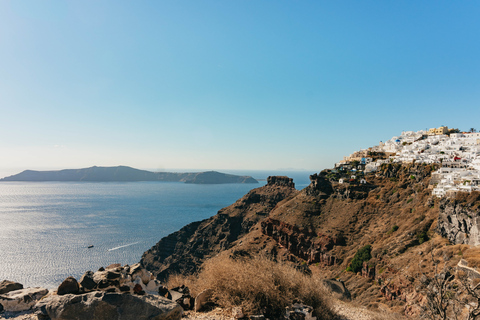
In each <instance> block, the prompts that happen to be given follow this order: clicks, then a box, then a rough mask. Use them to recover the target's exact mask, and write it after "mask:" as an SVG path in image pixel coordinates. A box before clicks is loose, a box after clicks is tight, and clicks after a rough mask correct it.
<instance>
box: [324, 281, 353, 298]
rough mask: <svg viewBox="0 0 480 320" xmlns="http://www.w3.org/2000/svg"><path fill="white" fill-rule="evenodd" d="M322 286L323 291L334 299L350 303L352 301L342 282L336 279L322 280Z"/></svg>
mask: <svg viewBox="0 0 480 320" xmlns="http://www.w3.org/2000/svg"><path fill="white" fill-rule="evenodd" d="M323 284H324V285H325V289H327V291H328V292H330V293H331V294H332V296H333V297H334V298H336V299H339V300H343V301H350V300H351V299H352V296H351V294H350V291H348V289H347V287H346V286H345V283H343V281H341V280H340V281H339V280H336V279H325V280H323Z"/></svg>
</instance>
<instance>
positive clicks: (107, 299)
mask: <svg viewBox="0 0 480 320" xmlns="http://www.w3.org/2000/svg"><path fill="white" fill-rule="evenodd" d="M36 309H37V310H38V313H39V318H42V317H43V318H46V317H49V318H50V319H51V320H67V319H76V320H91V319H98V320H110V319H118V320H130V319H136V320H147V319H148V320H177V319H181V318H182V314H183V309H182V307H181V306H180V305H178V304H177V303H175V302H172V301H171V300H168V299H166V298H163V297H160V296H154V295H144V296H138V295H130V294H119V293H109V292H100V291H96V292H89V293H84V294H81V295H73V294H66V295H63V296H59V295H51V296H48V297H46V298H44V299H42V300H41V301H40V302H39V303H37V305H36Z"/></svg>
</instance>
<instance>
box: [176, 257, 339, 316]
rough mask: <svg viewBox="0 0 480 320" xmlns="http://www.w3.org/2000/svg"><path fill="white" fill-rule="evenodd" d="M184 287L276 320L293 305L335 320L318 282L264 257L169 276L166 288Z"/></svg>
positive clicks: (211, 263) (220, 261) (217, 262)
mask: <svg viewBox="0 0 480 320" xmlns="http://www.w3.org/2000/svg"><path fill="white" fill-rule="evenodd" d="M180 284H185V285H187V286H188V287H189V288H190V289H191V290H192V293H194V294H195V293H198V292H201V291H203V290H204V289H213V292H214V293H213V299H214V301H215V302H216V303H217V304H218V305H219V306H221V307H223V308H232V307H236V306H241V307H242V309H243V311H244V312H245V313H247V314H258V313H263V314H265V315H266V316H267V317H270V318H273V319H278V318H280V316H281V315H283V313H284V312H285V307H287V306H288V305H291V304H292V303H293V302H296V301H298V302H302V303H304V304H307V305H309V306H312V307H313V308H314V310H315V312H314V315H315V316H317V317H318V319H335V316H334V314H333V312H332V311H331V307H330V305H329V303H328V300H327V298H326V293H325V290H324V287H323V284H322V283H321V281H320V279H315V278H313V277H310V276H307V275H305V274H303V273H301V272H300V271H298V270H296V269H294V268H293V267H291V266H289V265H287V264H286V263H283V262H274V261H271V260H269V259H267V258H265V257H254V258H242V259H231V258H225V257H216V258H213V259H210V260H208V261H207V262H206V263H205V264H204V266H203V269H202V271H201V272H200V273H199V274H198V276H197V277H188V278H184V277H180V276H174V277H171V278H170V279H169V281H168V283H167V286H168V287H173V286H177V285H180Z"/></svg>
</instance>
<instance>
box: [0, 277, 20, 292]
mask: <svg viewBox="0 0 480 320" xmlns="http://www.w3.org/2000/svg"><path fill="white" fill-rule="evenodd" d="M19 289H23V284H21V283H18V282H15V281H10V280H2V281H1V282H0V294H5V293H7V292H10V291H13V290H19Z"/></svg>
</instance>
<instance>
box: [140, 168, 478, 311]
mask: <svg viewBox="0 0 480 320" xmlns="http://www.w3.org/2000/svg"><path fill="white" fill-rule="evenodd" d="M337 169H338V168H337ZM436 169H437V167H436V166H435V165H415V164H411V165H400V164H386V165H383V167H382V168H381V170H380V171H378V172H376V173H371V174H368V175H365V176H362V175H360V174H357V176H356V177H353V178H352V177H351V176H352V172H350V171H349V168H348V167H347V168H344V169H343V170H324V171H322V172H321V173H319V174H314V175H312V176H311V177H310V179H311V184H310V185H309V186H308V187H307V188H305V189H304V190H301V191H297V190H295V189H294V187H293V183H292V181H291V179H288V178H286V177H270V178H269V180H268V183H267V185H266V186H263V187H260V188H257V189H254V190H252V191H250V192H249V193H248V194H247V195H245V196H244V197H243V198H241V199H240V200H238V201H237V202H236V203H234V204H232V205H231V206H229V207H227V208H224V209H222V210H220V211H219V212H218V214H216V215H215V216H213V217H212V218H210V219H206V220H204V221H201V222H196V223H192V224H190V225H188V226H186V227H184V228H182V229H181V230H180V231H178V232H175V233H173V234H171V235H169V236H168V237H165V238H163V239H162V240H160V241H159V242H158V243H157V244H156V245H155V246H154V247H152V248H151V249H150V250H149V251H147V252H145V253H144V255H143V257H142V260H141V263H142V264H143V265H144V266H145V267H146V268H147V269H149V270H150V271H152V272H153V273H154V274H156V275H157V278H158V279H160V280H164V279H165V278H166V277H168V276H169V275H171V274H174V273H183V274H191V273H194V272H196V271H198V270H199V268H201V265H202V263H203V262H204V261H205V260H207V259H208V258H210V257H213V256H216V255H226V256H238V255H255V254H259V253H262V254H265V255H267V256H270V257H272V258H273V259H276V260H287V261H291V262H292V263H294V264H296V265H298V266H299V268H303V269H305V270H306V271H307V272H310V271H311V273H312V274H313V276H314V277H321V278H339V279H341V280H343V281H344V282H345V284H346V286H347V288H348V289H349V290H350V292H351V293H352V298H353V300H354V301H355V302H357V303H359V304H361V305H363V306H368V307H371V308H379V309H382V310H392V311H395V312H399V313H406V314H418V312H419V309H418V305H419V304H421V303H423V301H424V299H425V297H424V296H423V295H422V294H421V285H420V283H419V281H418V279H419V278H420V276H421V274H422V273H426V274H431V273H432V272H433V263H432V258H431V257H434V260H435V261H436V262H443V261H447V263H448V264H450V265H456V264H457V263H458V262H459V260H460V259H461V258H462V257H463V258H465V259H467V260H470V261H471V262H472V263H475V257H476V256H477V255H476V253H477V252H476V251H475V250H476V249H475V248H473V247H470V246H468V245H466V244H455V243H450V242H449V240H448V239H446V238H442V237H441V236H440V235H439V234H437V221H438V216H439V214H440V213H441V211H442V210H443V208H444V207H445V205H444V204H442V203H443V202H441V201H440V200H439V199H437V198H434V197H432V196H431V189H429V182H430V175H431V172H432V171H434V170H436ZM342 178H344V179H345V180H346V181H347V183H339V180H340V179H342ZM363 179H364V180H363ZM360 181H361V182H362V183H360ZM365 182H366V183H365ZM475 201H478V200H477V198H475ZM441 204H442V205H441ZM469 205H470V207H472V208H474V209H475V210H476V214H478V205H477V204H473V205H472V204H469ZM472 210H473V209H472ZM447 229H448V228H447ZM457 233H458V232H457ZM463 238H465V237H463ZM463 238H462V239H463ZM366 246H367V247H368V246H370V247H369V248H371V256H370V257H369V259H368V260H367V261H366V262H364V263H363V265H361V266H360V269H359V270H357V272H352V271H347V270H351V269H352V266H351V262H352V259H353V258H354V256H355V255H356V253H357V252H358V251H359V250H360V249H361V248H365V247H366ZM430 253H432V254H430Z"/></svg>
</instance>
